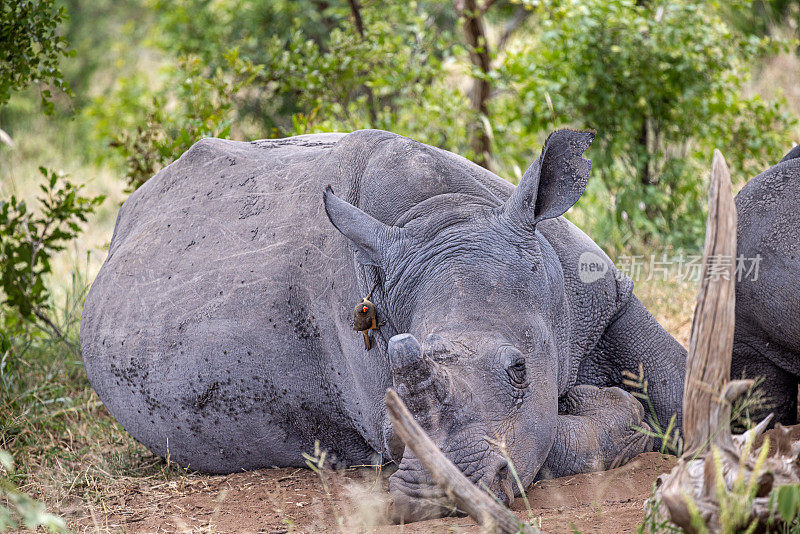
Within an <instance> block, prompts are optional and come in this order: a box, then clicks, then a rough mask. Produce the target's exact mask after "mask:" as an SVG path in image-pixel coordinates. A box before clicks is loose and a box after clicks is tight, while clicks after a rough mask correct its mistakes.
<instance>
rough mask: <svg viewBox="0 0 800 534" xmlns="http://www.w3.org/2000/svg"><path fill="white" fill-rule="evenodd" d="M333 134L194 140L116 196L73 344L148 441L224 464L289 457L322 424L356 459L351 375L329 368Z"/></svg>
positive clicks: (121, 415) (216, 466) (119, 411)
mask: <svg viewBox="0 0 800 534" xmlns="http://www.w3.org/2000/svg"><path fill="white" fill-rule="evenodd" d="M340 139H341V135H338V134H323V135H314V136H302V137H296V138H290V139H287V140H275V141H260V142H254V143H241V142H233V141H223V140H218V139H207V140H203V141H200V142H198V143H197V144H195V145H194V146H193V147H192V148H191V149H190V150H189V151H188V152H187V153H185V154H184V155H183V156H182V157H181V158H180V159H179V160H178V161H176V162H175V163H173V164H172V165H170V166H169V167H167V168H166V169H164V170H163V171H161V172H160V173H159V174H157V175H156V176H155V177H153V178H152V179H151V180H149V181H148V182H147V183H146V184H144V185H143V186H142V187H141V188H140V189H139V190H137V191H136V192H135V193H134V194H132V195H131V196H130V198H129V199H128V200H127V201H126V202H125V204H124V205H123V207H122V208H121V210H120V213H119V216H118V219H117V225H116V228H115V231H114V237H113V239H112V242H111V247H110V250H109V255H108V258H107V260H106V262H105V264H104V265H103V267H102V269H101V270H100V273H99V274H98V276H97V278H96V280H95V281H94V283H93V285H92V288H91V290H90V292H89V295H88V297H87V300H86V304H85V308H84V313H83V317H82V323H81V347H82V352H83V357H84V363H85V367H86V371H87V375H88V377H89V380H90V381H91V383H92V385H93V387H94V388H95V389H96V391H97V393H98V394H99V396H100V398H101V399H102V400H103V402H104V403H105V405H106V406H107V407H108V409H109V410H110V411H111V413H112V414H113V415H114V416H115V417H116V418H117V420H118V421H119V422H120V423H121V424H122V425H123V426H124V427H125V428H126V430H128V431H129V432H130V433H131V434H132V435H133V436H134V437H136V438H137V439H138V440H139V441H141V442H142V443H144V444H145V445H146V446H147V447H148V448H150V449H151V450H153V451H154V452H156V453H157V454H161V455H166V454H170V456H171V457H172V458H173V459H174V460H176V461H178V462H180V463H183V464H184V465H186V464H188V465H190V466H191V467H194V468H198V469H201V470H205V471H217V472H218V471H231V470H236V469H242V468H245V469H247V468H255V467H262V466H264V465H281V464H283V465H287V464H292V463H297V461H298V459H299V452H302V451H306V450H309V447H311V448H313V443H314V439H315V438H320V437H327V438H329V439H330V440H331V441H332V442H334V443H339V444H341V448H340V450H339V451H337V452H339V454H340V456H341V457H342V458H343V459H345V460H346V459H347V457H348V455H350V456H353V457H355V458H358V459H360V460H363V459H364V450H365V447H366V446H365V445H364V444H363V440H361V438H359V437H358V435H357V434H356V433H355V432H351V431H350V430H349V428H350V427H351V426H352V423H351V422H350V421H348V420H347V415H346V413H345V412H346V409H345V408H344V407H343V406H341V404H340V401H339V400H336V399H339V398H340V397H341V395H340V394H339V392H338V391H336V390H335V389H336V388H340V387H341V388H348V387H350V386H351V385H350V384H348V383H347V381H348V378H347V377H344V378H341V379H340V383H332V382H331V380H330V375H331V374H334V375H335V374H336V373H335V370H334V371H331V369H329V367H330V366H331V362H330V361H329V355H330V353H331V350H332V349H331V347H333V348H334V349H335V347H336V342H335V335H336V331H337V322H336V317H335V316H334V315H335V314H333V313H331V310H332V309H338V307H340V306H341V302H340V299H339V298H336V297H334V296H333V293H334V292H335V291H336V290H337V289H338V288H336V287H334V286H335V284H336V277H334V276H332V273H335V272H336V271H337V270H341V269H342V267H343V265H344V263H343V262H344V261H345V260H344V258H345V255H344V250H342V247H341V243H340V242H339V241H337V239H339V238H338V237H336V232H335V230H334V229H333V228H332V227H331V226H330V225H329V224H327V220H326V219H325V215H324V211H323V210H322V206H321V205H322V203H321V192H322V189H323V187H324V185H323V184H324V183H325V182H326V180H329V179H331V178H335V176H332V175H331V174H333V175H335V173H336V166H337V165H336V163H335V162H334V163H332V158H331V157H330V153H331V150H332V148H333V147H334V146H335V143H336V142H337V141H339V140H340ZM315 388H316V389H315ZM323 433H325V434H324V436H323ZM352 449H355V450H352Z"/></svg>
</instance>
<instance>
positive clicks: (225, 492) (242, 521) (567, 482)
mask: <svg viewBox="0 0 800 534" xmlns="http://www.w3.org/2000/svg"><path fill="white" fill-rule="evenodd" d="M674 463H675V458H674V457H672V456H667V455H661V454H658V453H646V454H642V455H640V456H638V457H636V458H635V459H634V460H633V461H632V462H630V463H629V464H627V465H624V466H622V467H620V468H618V469H613V470H611V471H605V472H601V473H590V474H585V475H576V476H573V477H566V478H560V479H555V480H547V481H540V482H538V483H536V484H534V485H533V486H532V487H531V488H530V489H529V490H528V493H527V497H528V501H529V502H530V505H531V515H532V516H533V517H534V518H535V519H534V521H535V522H536V524H540V525H541V528H543V529H544V530H545V531H547V532H552V533H562V532H563V533H571V532H573V529H576V530H579V531H581V532H587V533H589V532H592V533H604V534H605V533H608V534H625V533H629V532H635V531H636V528H637V527H638V525H639V524H640V523H641V522H642V520H643V518H644V508H643V503H644V500H645V499H646V498H647V497H648V496H649V495H650V492H651V489H652V486H653V481H654V480H655V479H656V477H657V476H658V475H659V474H660V473H664V472H666V471H668V470H669V469H670V468H671V467H672V466H673V465H674ZM324 481H325V482H324V483H323V478H322V477H320V476H319V475H318V474H316V473H314V472H313V471H311V470H309V469H265V470H261V471H254V472H248V473H236V474H232V475H226V476H207V475H199V474H187V475H185V476H182V477H178V478H177V479H173V480H168V481H165V480H152V479H148V480H141V479H139V480H137V479H128V481H127V482H125V483H123V484H122V485H121V487H119V488H118V491H116V492H114V493H115V496H114V497H113V498H111V499H109V500H107V501H104V502H103V503H102V506H99V507H92V508H90V509H88V510H87V509H86V508H85V507H82V509H80V510H78V509H76V510H75V511H74V512H73V514H72V517H69V518H68V519H70V522H71V523H72V524H73V525H76V526H77V527H78V529H77V530H79V531H81V530H87V531H96V530H100V531H115V532H118V531H124V532H135V533H144V532H147V533H149V532H243V533H250V532H253V533H271V534H283V533H287V534H288V533H311V532H365V533H384V532H386V533H423V532H465V533H466V532H478V531H479V530H478V528H477V526H476V525H475V523H474V521H472V519H470V518H469V517H451V518H443V519H436V520H431V521H423V522H419V523H413V524H409V525H394V524H392V523H391V521H390V520H389V518H388V503H389V495H388V492H387V490H386V485H387V483H386V477H385V476H383V477H381V476H378V474H377V473H376V472H375V471H374V470H369V469H363V470H348V471H340V472H336V473H327V474H325V475H324ZM326 486H327V491H326ZM512 510H513V511H514V513H516V514H517V515H518V516H519V517H520V518H521V519H527V518H528V517H529V513H528V511H527V510H526V505H525V502H524V500H523V499H517V500H516V501H515V502H514V505H513V506H512Z"/></svg>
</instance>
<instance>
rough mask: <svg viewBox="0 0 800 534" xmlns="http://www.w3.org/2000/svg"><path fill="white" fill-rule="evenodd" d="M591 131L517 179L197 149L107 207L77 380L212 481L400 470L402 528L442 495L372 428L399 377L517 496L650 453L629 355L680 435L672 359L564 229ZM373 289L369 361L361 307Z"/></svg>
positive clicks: (363, 151)
mask: <svg viewBox="0 0 800 534" xmlns="http://www.w3.org/2000/svg"><path fill="white" fill-rule="evenodd" d="M592 139H593V134H591V133H586V132H575V131H569V130H561V131H557V132H555V133H553V134H552V135H551V136H550V138H549V139H548V140H547V142H546V143H545V145H544V147H543V149H542V153H541V155H540V156H539V158H538V159H537V160H536V162H534V163H533V165H531V167H530V168H529V169H528V170H527V172H525V174H524V176H523V177H522V180H521V182H520V184H519V185H518V186H517V187H514V186H513V185H511V184H510V183H508V182H506V181H504V180H502V179H500V178H498V177H497V176H496V175H494V174H492V173H491V172H489V171H487V170H485V169H483V168H481V167H479V166H477V165H475V164H473V163H471V162H469V161H467V160H466V159H464V158H462V157H460V156H457V155H455V154H453V153H450V152H447V151H444V150H440V149H437V148H434V147H431V146H427V145H424V144H421V143H418V142H415V141H413V140H411V139H407V138H405V137H401V136H399V135H396V134H392V133H389V132H384V131H377V130H365V131H358V132H354V133H351V134H315V135H305V136H299V137H292V138H287V139H277V140H265V141H255V142H251V143H246V142H233V141H223V140H218V139H205V140H202V141H200V142H198V143H197V144H195V145H194V146H193V147H192V148H191V149H190V150H189V151H188V152H186V153H185V154H184V155H183V156H182V157H181V158H180V159H179V160H178V161H176V162H175V163H173V164H172V165H170V166H169V167H167V168H166V169H164V170H162V171H161V172H160V173H158V174H157V175H156V176H155V177H153V178H152V179H151V180H149V181H148V182H147V183H145V184H144V185H143V186H142V187H141V188H140V189H139V190H137V191H136V192H135V193H134V194H132V195H131V196H130V198H128V200H127V201H126V202H125V204H124V205H123V206H122V208H121V210H120V213H119V218H118V220H117V225H116V228H115V231H114V237H113V239H112V242H111V247H110V250H109V254H108V259H107V260H106V262H105V264H104V265H103V267H102V268H101V270H100V273H99V274H98V276H97V279H96V280H95V281H94V284H93V285H92V288H91V291H90V292H89V295H88V298H87V300H86V305H85V308H84V312H83V318H82V323H81V342H82V350H83V357H84V362H85V366H86V371H87V374H88V377H89V379H90V381H91V383H92V385H93V386H94V388H95V389H96V390H97V393H98V394H99V396H100V398H101V399H102V401H103V402H104V403H105V405H106V406H107V407H108V409H109V410H110V411H111V413H112V414H113V415H114V416H115V417H116V418H117V420H118V421H119V422H120V423H121V424H122V425H123V426H124V427H125V429H126V430H128V431H129V432H130V433H131V434H132V435H133V436H134V437H135V438H136V439H137V440H139V441H140V442H142V443H143V444H144V445H145V446H147V447H148V448H149V449H150V450H152V451H153V452H155V453H157V454H159V455H162V456H166V455H169V457H170V458H171V459H172V460H173V461H176V462H178V463H180V464H181V465H184V466H189V467H191V468H194V469H198V470H201V471H206V472H211V473H227V472H232V471H238V470H242V469H256V468H260V467H267V466H303V465H304V464H305V460H304V458H303V456H302V454H303V453H304V452H306V453H307V452H312V451H313V450H314V449H315V443H318V444H319V447H320V448H321V449H323V450H326V451H328V458H331V459H332V461H333V462H334V463H338V464H340V465H355V464H370V463H374V462H376V461H378V459H379V458H380V459H382V460H383V461H391V462H393V463H394V464H396V465H397V470H396V471H395V472H394V474H393V475H392V476H391V478H390V481H389V485H390V490H391V491H392V493H393V495H394V503H395V513H396V515H397V517H398V518H400V519H404V520H413V519H421V518H424V517H429V516H433V515H437V514H440V513H442V511H443V510H444V508H443V507H442V506H441V505H443V504H444V502H445V498H444V497H445V496H444V493H443V492H442V491H441V490H440V489H439V488H437V487H436V485H435V484H434V483H433V481H432V480H431V478H430V477H429V475H428V474H427V473H426V472H425V470H424V469H423V468H422V466H421V464H420V463H419V461H418V460H417V459H416V458H415V457H414V455H413V453H412V452H411V451H410V450H409V449H405V448H404V447H403V443H402V442H401V441H399V440H398V439H397V438H396V436H395V435H394V433H393V431H392V426H391V424H390V423H389V421H388V419H387V413H386V408H385V405H384V394H385V392H386V390H387V388H389V387H394V388H396V390H397V391H398V393H399V395H400V396H401V398H402V399H403V400H404V401H405V403H406V404H407V405H408V406H409V408H410V409H411V412H412V413H413V415H414V417H415V418H416V419H417V420H418V421H419V422H420V423H421V425H422V426H423V428H424V429H425V430H426V431H427V432H428V433H429V434H430V436H431V437H432V439H433V440H434V442H435V443H436V444H437V445H438V446H439V448H440V449H441V450H442V451H443V453H444V454H445V455H446V456H447V457H448V458H449V459H450V460H452V461H453V462H454V463H455V465H456V466H458V467H459V468H460V469H461V470H462V471H463V472H464V473H465V474H466V475H467V476H468V477H469V479H470V480H471V481H473V482H475V483H477V484H485V485H486V486H487V487H488V488H490V489H491V490H493V491H495V492H496V493H497V494H498V496H499V498H501V499H503V500H504V501H507V500H509V499H511V498H513V494H514V491H515V489H514V488H515V486H516V485H512V484H511V471H510V469H509V465H508V461H509V460H511V461H513V465H514V467H515V468H516V472H517V473H518V475H519V476H520V478H521V481H522V483H523V484H524V485H527V484H529V483H531V482H532V481H533V480H534V479H535V478H536V477H537V476H539V477H542V476H556V475H566V474H570V473H576V472H581V471H586V470H594V469H601V468H605V467H608V466H610V465H612V464H614V463H615V462H616V463H619V462H621V461H625V460H626V459H628V458H629V457H631V456H633V455H634V454H637V453H639V452H641V451H642V450H644V449H645V448H647V447H648V446H649V443H650V440H649V438H648V437H647V436H645V435H643V434H641V433H639V432H638V431H637V430H636V429H634V428H633V426H643V425H644V423H643V421H642V420H643V417H644V411H643V409H642V406H641V405H640V404H639V403H638V401H636V400H635V399H634V398H633V397H632V396H631V395H630V394H629V393H627V392H625V391H623V390H622V389H619V388H618V387H616V386H620V385H621V383H622V373H623V371H626V370H629V371H634V372H635V371H637V369H639V366H640V364H641V366H642V369H643V371H644V374H645V377H646V378H647V380H648V381H649V389H648V392H649V395H650V399H651V401H652V404H653V406H654V408H655V415H656V418H657V422H658V423H659V424H660V425H662V426H666V424H667V422H668V421H669V419H670V417H671V416H672V415H673V414H677V415H678V424H679V425H680V413H681V398H682V391H683V376H684V361H685V351H684V349H683V348H682V347H681V346H680V345H679V344H678V343H677V342H676V341H675V340H674V339H673V338H672V337H670V335H669V334H668V333H667V332H666V331H665V330H664V329H663V328H661V326H659V324H658V323H657V322H656V321H655V320H654V319H653V317H652V316H651V315H650V314H649V313H648V312H647V311H646V310H645V308H644V307H643V306H642V304H641V303H640V302H639V300H638V299H637V298H636V297H635V296H634V295H633V294H632V283H631V281H630V279H628V278H627V277H625V276H623V275H621V274H620V273H619V272H618V270H617V269H616V268H615V267H614V265H613V264H612V262H611V261H610V260H609V258H608V257H607V256H606V255H605V254H604V253H603V252H602V251H601V250H600V248H599V247H598V246H597V245H596V244H595V243H594V242H593V241H592V240H591V239H590V238H589V237H587V236H586V235H585V234H584V233H583V232H581V231H580V230H579V229H578V228H577V227H575V226H574V225H573V224H571V223H570V222H568V221H567V220H566V219H564V218H563V217H561V215H562V214H563V213H564V212H565V211H567V210H568V209H569V208H570V207H571V206H572V205H573V204H574V203H575V202H576V201H577V200H578V198H579V197H580V196H581V194H582V193H583V190H584V188H585V186H586V183H587V180H588V178H589V171H590V163H589V161H588V160H586V159H584V158H583V157H582V154H583V152H584V151H585V150H586V149H587V148H588V147H589V145H590V143H591V141H592ZM373 286H374V287H375V289H374V291H373V294H372V302H374V305H375V308H376V310H377V314H378V320H379V321H380V322H382V323H383V325H382V326H380V329H379V330H372V331H371V333H370V335H371V336H372V343H371V346H372V348H371V350H365V343H364V338H363V336H362V333H360V332H356V331H354V330H353V327H352V321H353V307H354V306H355V305H356V303H359V302H360V301H361V299H362V298H364V296H365V295H367V293H368V292H370V289H371V288H373Z"/></svg>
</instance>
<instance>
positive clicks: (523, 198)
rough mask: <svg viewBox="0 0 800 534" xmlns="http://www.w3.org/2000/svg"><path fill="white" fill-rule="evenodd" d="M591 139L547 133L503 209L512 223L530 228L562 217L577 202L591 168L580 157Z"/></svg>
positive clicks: (590, 134)
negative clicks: (546, 220) (538, 151)
mask: <svg viewBox="0 0 800 534" xmlns="http://www.w3.org/2000/svg"><path fill="white" fill-rule="evenodd" d="M593 139H594V132H576V131H574V130H557V131H555V132H553V133H552V134H550V137H548V138H547V141H545V143H544V147H542V153H541V154H540V155H539V157H538V158H537V159H536V161H534V162H533V165H531V166H530V167H529V168H528V170H527V171H525V174H524V175H523V176H522V180H520V182H519V185H518V186H517V187H516V189H515V190H514V193H513V194H512V195H511V197H510V198H509V199H508V201H506V203H505V205H504V206H503V213H504V214H505V216H506V217H507V218H508V219H509V220H510V221H511V222H512V224H515V225H519V226H527V227H531V228H532V227H534V226H535V225H536V223H538V222H539V221H542V220H544V219H553V218H555V217H558V216H559V215H563V214H564V212H566V211H567V210H568V209H569V208H571V207H572V205H573V204H575V203H576V202H577V201H578V199H579V198H580V197H581V195H582V194H583V190H584V189H586V182H587V181H588V180H589V171H590V170H591V168H592V164H591V162H590V161H589V160H588V159H584V158H583V157H582V154H583V152H584V151H585V150H586V149H587V148H589V145H591V144H592V140H593Z"/></svg>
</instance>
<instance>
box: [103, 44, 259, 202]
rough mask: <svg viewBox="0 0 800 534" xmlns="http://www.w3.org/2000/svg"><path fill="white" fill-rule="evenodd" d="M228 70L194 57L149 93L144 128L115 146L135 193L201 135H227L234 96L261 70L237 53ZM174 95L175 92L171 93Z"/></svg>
mask: <svg viewBox="0 0 800 534" xmlns="http://www.w3.org/2000/svg"><path fill="white" fill-rule="evenodd" d="M224 57H225V59H226V61H227V65H228V68H229V70H227V71H224V70H223V69H222V68H221V67H218V68H217V69H216V70H215V71H214V72H213V73H211V75H210V76H209V73H208V70H209V69H208V68H207V67H206V66H204V65H203V64H202V63H201V62H200V60H199V59H198V58H196V57H186V58H182V59H181V60H180V62H179V64H178V66H177V67H176V68H174V69H170V72H169V78H170V81H171V82H173V83H170V84H169V85H168V87H167V89H166V90H164V91H162V92H156V93H155V94H153V95H151V98H152V100H151V103H150V105H149V106H147V108H146V109H147V111H146V114H147V119H146V123H145V124H144V125H143V126H137V127H136V128H135V129H133V130H122V131H121V132H118V133H115V134H114V135H113V137H112V141H111V146H112V147H114V148H116V149H117V150H118V152H119V153H120V154H121V155H122V156H123V158H124V159H125V166H126V170H125V180H126V181H127V182H128V190H129V191H133V190H135V189H136V188H138V187H139V186H140V185H142V184H143V183H144V182H146V181H147V180H148V179H149V178H150V177H152V176H153V175H154V174H155V173H156V172H158V171H159V170H160V169H161V168H162V167H164V166H166V165H168V164H169V163H170V162H172V160H174V159H175V158H177V157H178V156H180V155H181V154H182V153H183V152H184V151H186V150H187V149H188V148H189V147H190V146H191V145H192V144H193V143H194V142H195V141H197V140H198V139H200V138H202V137H223V138H225V137H228V136H229V135H230V128H231V122H232V120H233V117H234V116H235V113H234V100H233V99H234V97H235V95H236V94H237V93H238V92H239V91H240V90H241V89H242V88H244V87H246V86H248V85H249V84H250V83H251V82H252V81H253V79H254V78H255V76H256V74H257V72H258V70H259V69H258V68H256V67H254V66H253V64H252V63H250V62H249V61H245V60H242V59H241V58H240V57H239V54H238V51H237V50H236V49H231V50H228V51H227V52H225V54H224ZM173 91H174V92H173Z"/></svg>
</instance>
